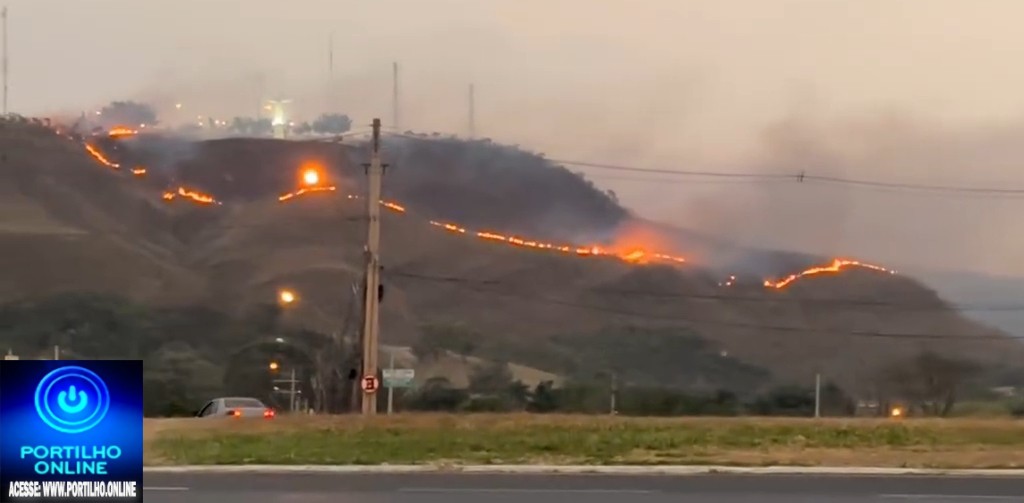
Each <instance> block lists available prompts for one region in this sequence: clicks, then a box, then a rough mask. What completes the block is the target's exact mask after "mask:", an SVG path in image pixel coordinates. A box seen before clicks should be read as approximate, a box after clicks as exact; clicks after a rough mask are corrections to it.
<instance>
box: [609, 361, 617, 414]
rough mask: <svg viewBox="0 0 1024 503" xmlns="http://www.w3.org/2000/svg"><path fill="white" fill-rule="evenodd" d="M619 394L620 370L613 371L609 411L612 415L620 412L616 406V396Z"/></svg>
mask: <svg viewBox="0 0 1024 503" xmlns="http://www.w3.org/2000/svg"><path fill="white" fill-rule="evenodd" d="M618 394H619V374H618V372H615V371H614V370H613V371H612V392H611V398H610V401H611V404H610V406H609V408H608V413H609V414H611V415H613V416H614V415H615V414H618V413H619V411H618V410H617V408H616V403H615V396H616V395H618Z"/></svg>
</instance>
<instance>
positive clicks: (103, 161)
mask: <svg viewBox="0 0 1024 503" xmlns="http://www.w3.org/2000/svg"><path fill="white" fill-rule="evenodd" d="M85 151H86V152H89V155H91V156H92V157H93V159H96V160H97V161H99V162H100V164H102V165H104V166H106V167H108V168H114V169H120V168H121V165H120V164H118V163H116V162H110V159H107V158H106V156H104V155H103V153H102V152H100V151H99V150H97V149H96V147H94V146H92V145H91V144H89V143H86V144H85Z"/></svg>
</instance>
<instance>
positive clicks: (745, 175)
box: [549, 159, 1024, 195]
mask: <svg viewBox="0 0 1024 503" xmlns="http://www.w3.org/2000/svg"><path fill="white" fill-rule="evenodd" d="M549 160H550V161H551V162H554V163H558V164H566V165H570V166H583V167H589V168H598V169H608V170H614V171H628V172H635V173H656V174H662V175H674V176H703V177H713V178H742V179H747V180H788V181H795V182H821V183H833V184H843V185H858V186H863V187H878V188H890V189H906V190H924V191H938V192H967V193H976V194H1012V195H1024V189H1016V188H997V187H967V186H960V185H928V184H917V183H904V182H885V181H878V180H863V179H856V178H846V177H841V176H830V175H815V174H807V173H788V174H787V173H753V172H720V171H692V170H673V169H658V168H640V167H635V166H624V165H617V164H603V163H593V162H583V161H571V160H565V159H549Z"/></svg>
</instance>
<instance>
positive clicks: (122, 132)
mask: <svg viewBox="0 0 1024 503" xmlns="http://www.w3.org/2000/svg"><path fill="white" fill-rule="evenodd" d="M107 134H108V135H109V136H110V137H111V138H118V137H121V136H135V135H137V134H139V132H138V131H136V130H134V129H129V128H126V127H115V128H113V129H111V130H110V132H108V133H107Z"/></svg>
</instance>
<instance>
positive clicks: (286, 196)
mask: <svg viewBox="0 0 1024 503" xmlns="http://www.w3.org/2000/svg"><path fill="white" fill-rule="evenodd" d="M336 190H338V188H337V187H335V186H333V185H328V186H324V187H303V188H301V189H299V190H296V191H295V192H289V193H287V194H283V195H281V196H280V197H278V198H277V200H278V201H281V202H285V201H287V200H289V199H292V198H295V197H298V196H301V195H303V194H309V193H311V192H334V191H336Z"/></svg>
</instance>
